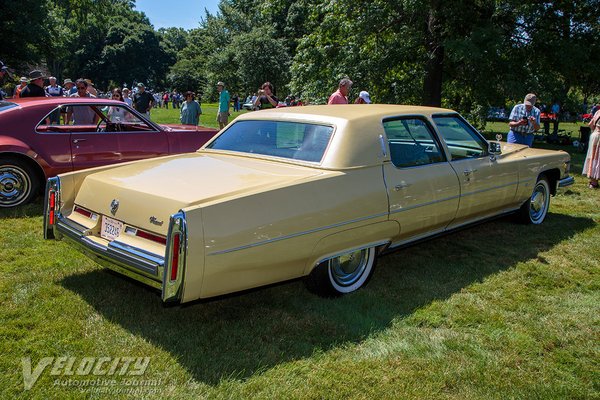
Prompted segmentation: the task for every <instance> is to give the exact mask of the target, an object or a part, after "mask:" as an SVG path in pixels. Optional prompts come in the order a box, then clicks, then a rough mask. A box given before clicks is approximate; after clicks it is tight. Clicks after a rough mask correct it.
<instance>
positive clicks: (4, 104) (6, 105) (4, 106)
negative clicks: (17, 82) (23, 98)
mask: <svg viewBox="0 0 600 400" xmlns="http://www.w3.org/2000/svg"><path fill="white" fill-rule="evenodd" d="M15 107H18V105H17V104H15V103H11V102H10V101H0V112H2V111H4V110H9V109H11V108H15Z"/></svg>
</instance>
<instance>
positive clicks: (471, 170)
mask: <svg viewBox="0 0 600 400" xmlns="http://www.w3.org/2000/svg"><path fill="white" fill-rule="evenodd" d="M473 172H477V170H476V169H465V170H464V174H465V176H469V175H471V174H472V173H473Z"/></svg>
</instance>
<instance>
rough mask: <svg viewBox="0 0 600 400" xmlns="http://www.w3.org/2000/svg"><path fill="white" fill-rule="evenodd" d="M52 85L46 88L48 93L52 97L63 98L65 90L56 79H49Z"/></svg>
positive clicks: (52, 77)
mask: <svg viewBox="0 0 600 400" xmlns="http://www.w3.org/2000/svg"><path fill="white" fill-rule="evenodd" d="M48 81H50V84H49V85H48V86H46V93H47V94H48V96H51V97H62V96H63V95H64V93H63V88H62V86H60V85H59V84H58V83H56V77H54V76H51V77H50V78H48Z"/></svg>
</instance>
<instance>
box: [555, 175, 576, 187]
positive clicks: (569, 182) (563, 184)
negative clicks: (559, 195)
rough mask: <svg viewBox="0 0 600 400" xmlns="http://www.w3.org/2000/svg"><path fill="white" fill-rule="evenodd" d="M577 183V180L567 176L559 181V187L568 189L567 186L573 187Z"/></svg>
mask: <svg viewBox="0 0 600 400" xmlns="http://www.w3.org/2000/svg"><path fill="white" fill-rule="evenodd" d="M574 183H575V178H573V177H572V176H567V177H566V178H564V179H560V180H559V181H558V187H559V188H561V187H566V186H571V185H572V184H574Z"/></svg>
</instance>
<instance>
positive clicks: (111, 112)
mask: <svg viewBox="0 0 600 400" xmlns="http://www.w3.org/2000/svg"><path fill="white" fill-rule="evenodd" d="M112 99H113V100H118V101H123V102H124V100H123V94H122V93H121V89H119V88H115V89H114V90H113V91H112ZM107 115H108V119H109V120H110V122H125V120H126V119H127V118H128V117H129V112H128V111H127V109H125V108H124V107H115V106H110V107H108V113H107Z"/></svg>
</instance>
